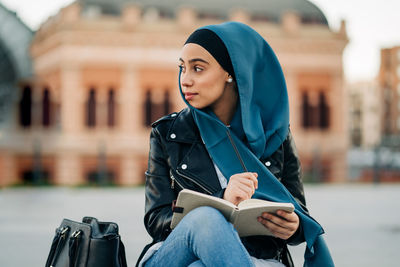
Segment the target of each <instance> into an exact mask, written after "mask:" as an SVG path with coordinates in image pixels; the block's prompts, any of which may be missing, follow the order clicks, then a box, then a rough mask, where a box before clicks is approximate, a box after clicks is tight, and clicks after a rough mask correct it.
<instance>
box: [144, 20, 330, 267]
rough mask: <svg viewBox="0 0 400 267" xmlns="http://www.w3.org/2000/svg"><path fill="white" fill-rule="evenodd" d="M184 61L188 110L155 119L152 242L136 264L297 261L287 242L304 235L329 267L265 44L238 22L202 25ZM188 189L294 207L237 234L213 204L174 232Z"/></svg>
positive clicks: (278, 77) (318, 260)
mask: <svg viewBox="0 0 400 267" xmlns="http://www.w3.org/2000/svg"><path fill="white" fill-rule="evenodd" d="M178 64H179V68H180V72H179V87H180V91H181V94H182V97H183V99H184V101H185V102H186V104H187V105H188V108H186V109H184V110H182V111H180V112H179V113H173V114H170V115H168V116H165V117H163V118H161V119H159V120H158V121H156V122H155V123H154V124H153V125H152V127H153V128H152V132H151V136H150V153H149V162H148V170H147V172H146V207H145V218H144V222H145V226H146V229H147V231H148V232H149V234H150V235H151V236H152V238H153V242H152V243H151V244H149V245H148V246H146V247H145V249H144V251H143V253H142V255H141V257H140V259H139V261H138V263H139V265H140V266H284V265H286V266H293V263H292V261H291V258H290V255H289V253H288V250H287V244H289V245H296V244H299V243H301V242H303V241H306V242H307V249H306V254H305V264H306V266H333V262H332V259H331V257H330V254H329V251H328V250H327V248H326V246H325V243H324V242H323V239H322V237H321V234H322V233H323V230H322V228H321V226H320V225H319V224H318V223H317V222H316V221H315V220H313V219H312V218H311V217H310V216H309V215H308V214H307V210H306V207H305V198H304V193H303V185H302V181H301V178H300V162H299V159H298V156H297V152H296V148H295V145H294V141H293V139H292V136H291V134H290V130H289V105H288V96H287V90H286V85H285V80H284V76H283V73H282V69H281V67H280V64H279V62H278V60H277V58H276V56H275V54H274V52H273V51H272V49H271V48H270V47H269V45H268V44H267V43H266V41H265V40H264V39H263V38H262V37H261V36H260V35H259V34H258V33H257V32H255V31H254V30H253V29H251V28H250V27H248V26H246V25H244V24H241V23H236V22H229V23H223V24H220V25H210V26H206V27H203V28H200V29H198V30H196V31H195V32H194V33H192V34H191V35H190V36H189V38H188V39H187V41H186V43H185V45H184V46H183V48H182V50H181V55H180V58H179V63H178ZM183 188H188V189H192V190H196V191H199V192H203V193H206V194H210V195H214V196H217V197H220V198H223V199H226V200H228V201H230V202H232V203H233V204H238V203H240V202H241V201H243V200H245V199H249V198H259V199H266V200H271V201H277V202H292V203H293V204H294V205H295V212H292V213H288V212H284V211H278V213H277V215H274V214H269V213H263V214H260V216H259V218H258V221H259V223H261V224H263V225H264V227H267V228H268V229H269V230H270V231H271V232H272V233H273V235H274V237H268V236H250V237H244V238H239V236H238V234H237V232H236V230H235V229H234V228H233V226H232V224H230V223H229V222H227V221H226V220H225V218H224V217H223V216H222V214H221V213H220V212H219V211H217V210H215V209H213V208H210V207H200V208H197V209H195V210H193V211H192V212H190V213H189V214H187V215H186V216H185V217H184V218H183V219H182V221H181V222H180V223H179V224H178V225H177V227H176V228H175V229H174V230H173V231H171V229H170V223H171V218H172V209H171V206H172V203H173V201H174V200H176V198H177V195H178V193H179V191H180V190H182V189H183Z"/></svg>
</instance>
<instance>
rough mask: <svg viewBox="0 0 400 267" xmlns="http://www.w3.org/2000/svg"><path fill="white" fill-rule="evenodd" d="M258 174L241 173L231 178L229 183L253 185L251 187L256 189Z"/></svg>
mask: <svg viewBox="0 0 400 267" xmlns="http://www.w3.org/2000/svg"><path fill="white" fill-rule="evenodd" d="M257 177H258V174H257V173H256V172H243V173H237V174H234V175H232V176H231V178H230V179H229V181H231V180H233V181H239V182H241V183H245V184H247V183H253V187H254V188H255V189H257V188H258V180H257Z"/></svg>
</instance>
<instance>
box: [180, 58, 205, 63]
mask: <svg viewBox="0 0 400 267" xmlns="http://www.w3.org/2000/svg"><path fill="white" fill-rule="evenodd" d="M179 60H180V61H182V62H185V61H184V60H183V59H182V58H179ZM196 61H200V62H203V63H206V64H210V63H208V62H207V61H205V60H204V59H201V58H192V59H189V63H193V62H196Z"/></svg>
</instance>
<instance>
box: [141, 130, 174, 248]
mask: <svg viewBox="0 0 400 267" xmlns="http://www.w3.org/2000/svg"><path fill="white" fill-rule="evenodd" d="M169 170H170V168H169V165H168V163H167V155H166V153H165V149H164V147H163V145H162V142H161V136H160V133H159V131H158V130H157V128H153V129H152V131H151V135H150V152H149V159H148V168H147V171H146V183H145V196H146V200H145V216H144V224H145V227H146V230H147V232H148V233H149V234H150V236H151V237H152V238H153V240H154V241H155V242H158V241H161V240H164V239H166V238H167V236H168V234H169V233H170V232H171V229H170V223H171V219H172V209H171V204H172V202H173V201H174V200H175V199H176V195H175V193H174V191H173V190H172V189H171V185H170V179H169Z"/></svg>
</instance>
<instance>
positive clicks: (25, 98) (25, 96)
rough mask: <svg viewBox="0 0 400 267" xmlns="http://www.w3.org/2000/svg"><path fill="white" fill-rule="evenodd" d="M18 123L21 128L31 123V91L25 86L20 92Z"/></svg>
mask: <svg viewBox="0 0 400 267" xmlns="http://www.w3.org/2000/svg"><path fill="white" fill-rule="evenodd" d="M19 114H20V117H19V121H20V125H21V126H23V127H29V126H31V123H32V90H31V87H30V86H25V87H24V89H23V91H22V98H21V101H20V102H19Z"/></svg>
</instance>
